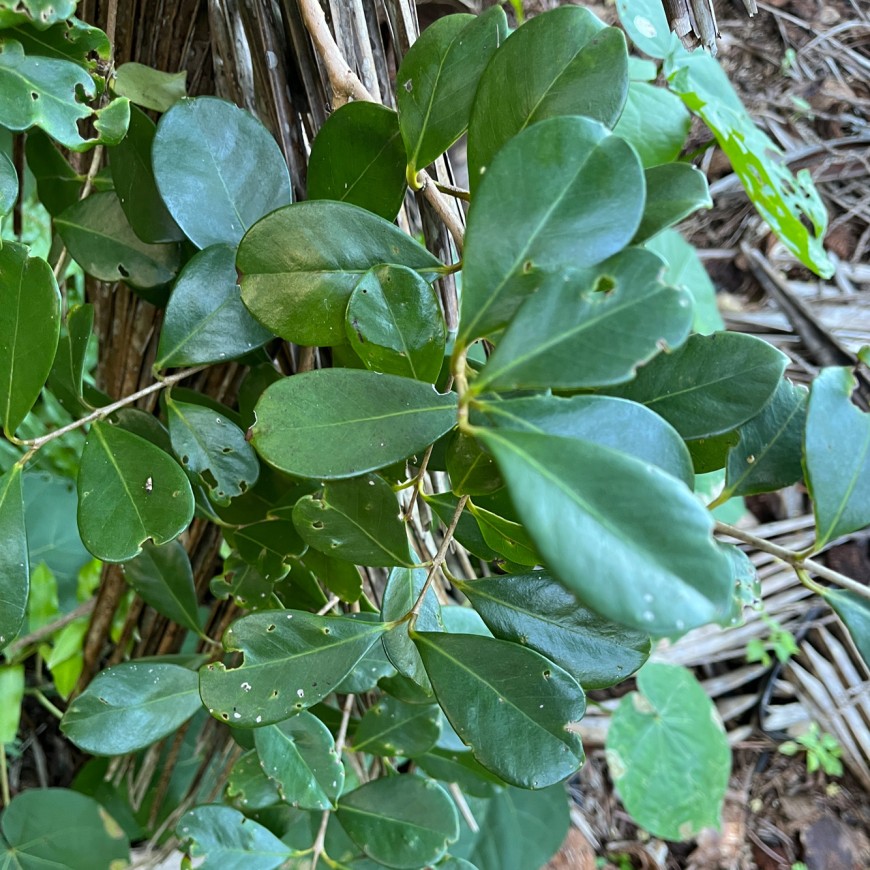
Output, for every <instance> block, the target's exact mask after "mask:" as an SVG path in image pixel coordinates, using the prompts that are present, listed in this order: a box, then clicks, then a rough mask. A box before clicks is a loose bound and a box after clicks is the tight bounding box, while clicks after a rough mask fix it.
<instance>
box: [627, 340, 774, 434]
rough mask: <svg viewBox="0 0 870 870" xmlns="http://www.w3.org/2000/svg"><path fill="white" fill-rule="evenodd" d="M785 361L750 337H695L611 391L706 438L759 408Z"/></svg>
mask: <svg viewBox="0 0 870 870" xmlns="http://www.w3.org/2000/svg"><path fill="white" fill-rule="evenodd" d="M786 362H787V358H786V356H785V354H783V353H781V352H780V351H778V350H777V349H776V348H774V347H773V346H771V345H770V344H768V343H767V342H766V341H762V340H761V339H760V338H755V336H752V335H743V334H741V333H737V332H717V333H714V334H712V335H693V336H691V337H690V338H689V340H688V341H687V342H686V343H685V344H684V345H683V346H682V347H681V348H678V349H677V350H675V351H674V352H673V353H669V354H661V355H660V356H658V357H656V358H655V359H654V360H652V362H650V363H647V365H645V366H644V367H643V368H641V369H640V370H639V371H638V373H637V377H636V378H635V379H634V380H633V381H631V382H630V383H628V384H625V385H624V386H620V387H615V388H611V390H610V392H612V393H614V394H615V395H619V396H622V397H623V398H625V399H631V400H632V401H635V402H640V403H642V404H644V405H646V406H647V407H648V408H650V409H652V410H653V411H655V412H656V413H657V414H660V415H661V416H662V417H664V418H665V420H667V421H668V422H669V423H670V424H671V425H672V426H673V427H674V428H675V429H676V430H677V432H679V433H680V435H682V436H683V438H686V439H690V438H707V437H709V436H711V435H721V434H722V433H723V432H730V431H731V430H732V429H735V428H736V427H737V426H739V425H740V424H741V423H745V422H746V421H747V420H748V419H749V418H750V417H754V416H755V415H756V414H757V413H758V412H759V411H761V409H762V408H763V407H764V406H765V405H766V404H767V402H768V401H769V400H770V398H771V396H773V394H774V392H776V388H777V386H779V382H780V379H781V378H782V373H783V372H784V371H785V366H786Z"/></svg>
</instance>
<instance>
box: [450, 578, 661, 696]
mask: <svg viewBox="0 0 870 870" xmlns="http://www.w3.org/2000/svg"><path fill="white" fill-rule="evenodd" d="M454 585H455V586H456V587H457V588H458V589H459V590H460V591H461V592H462V593H463V594H464V595H466V596H467V597H468V600H469V601H470V602H471V604H472V606H473V607H474V609H475V610H476V611H477V612H478V613H479V614H480V615H481V616H482V617H483V621H484V622H485V623H486V624H487V626H488V627H489V629H490V630H491V631H492V633H493V634H494V635H495V636H496V637H498V638H501V639H502V640H509V641H512V642H513V643H519V644H522V645H523V646H528V647H530V648H531V649H533V650H536V651H537V652H539V653H541V655H543V656H546V657H547V658H548V659H550V660H551V661H554V662H556V664H558V665H560V666H561V667H563V668H564V669H565V670H566V671H568V673H569V674H571V676H572V677H574V679H575V680H577V682H578V683H580V685H581V686H583V688H584V689H587V690H588V689H602V688H605V687H606V686H612V685H614V684H615V683H619V682H621V681H622V680H624V679H626V678H627V677H629V676H631V675H632V674H633V673H634V672H635V671H636V670H637V669H638V668H639V667H640V666H641V665H642V664H643V663H644V662H645V661H646V660H647V658H649V653H650V639H649V636H648V635H646V634H643V632H639V631H632V630H630V629H627V628H625V627H624V626H621V625H617V624H615V623H613V622H610V621H609V620H606V619H603V618H602V617H600V616H599V615H598V614H597V613H593V612H592V611H591V610H587V609H586V608H584V607H581V606H580V605H579V604H578V603H577V600H576V598H575V597H574V596H573V595H572V594H571V593H570V592H569V591H568V590H567V589H565V588H564V587H563V586H562V585H561V584H559V583H557V582H556V581H555V580H554V579H553V578H552V577H551V576H549V575H548V574H546V573H544V572H539V573H534V574H526V575H520V576H518V575H510V576H507V577H490V578H487V579H485V580H476V581H474V582H473V583H464V582H463V583H454Z"/></svg>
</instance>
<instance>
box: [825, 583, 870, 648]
mask: <svg viewBox="0 0 870 870" xmlns="http://www.w3.org/2000/svg"><path fill="white" fill-rule="evenodd" d="M821 595H822V597H823V598H824V599H825V601H827V602H828V604H830V605H831V607H832V608H833V609H834V612H835V613H836V614H837V616H839V617H840V619H842V620H843V623H844V624H845V626H846V628H847V629H849V634H850V635H851V636H852V640H853V642H854V643H855V647H856V649H857V650H858V652H859V653H860V654H861V658H863V659H864V662H865V663H866V664H868V665H870V604H868V602H867V599H866V598H864V597H862V596H860V595H857V594H856V593H854V592H849V591H847V590H843V589H824V590H823V591H822V592H821Z"/></svg>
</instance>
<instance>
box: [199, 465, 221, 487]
mask: <svg viewBox="0 0 870 870" xmlns="http://www.w3.org/2000/svg"><path fill="white" fill-rule="evenodd" d="M201 477H202V480H203V482H204V483H205V485H206V486H207V487H208V488H209V489H217V488H218V482H217V478H216V477H215V476H214V475H213V474H212V473H211V469H210V468H206V469H203V471H202V474H201Z"/></svg>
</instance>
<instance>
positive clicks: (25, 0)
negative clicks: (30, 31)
mask: <svg viewBox="0 0 870 870" xmlns="http://www.w3.org/2000/svg"><path fill="white" fill-rule="evenodd" d="M77 3H78V0H0V13H3V14H16V15H21V16H22V18H24V19H25V20H26V19H28V18H29V19H30V20H31V21H32V22H33V25H34V27H38V28H44V27H51V25H52V24H55V23H57V22H58V21H63V20H64V19H66V18H69V17H71V16H72V14H73V13H74V12H75V11H76V4H77ZM7 10H8V12H7Z"/></svg>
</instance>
